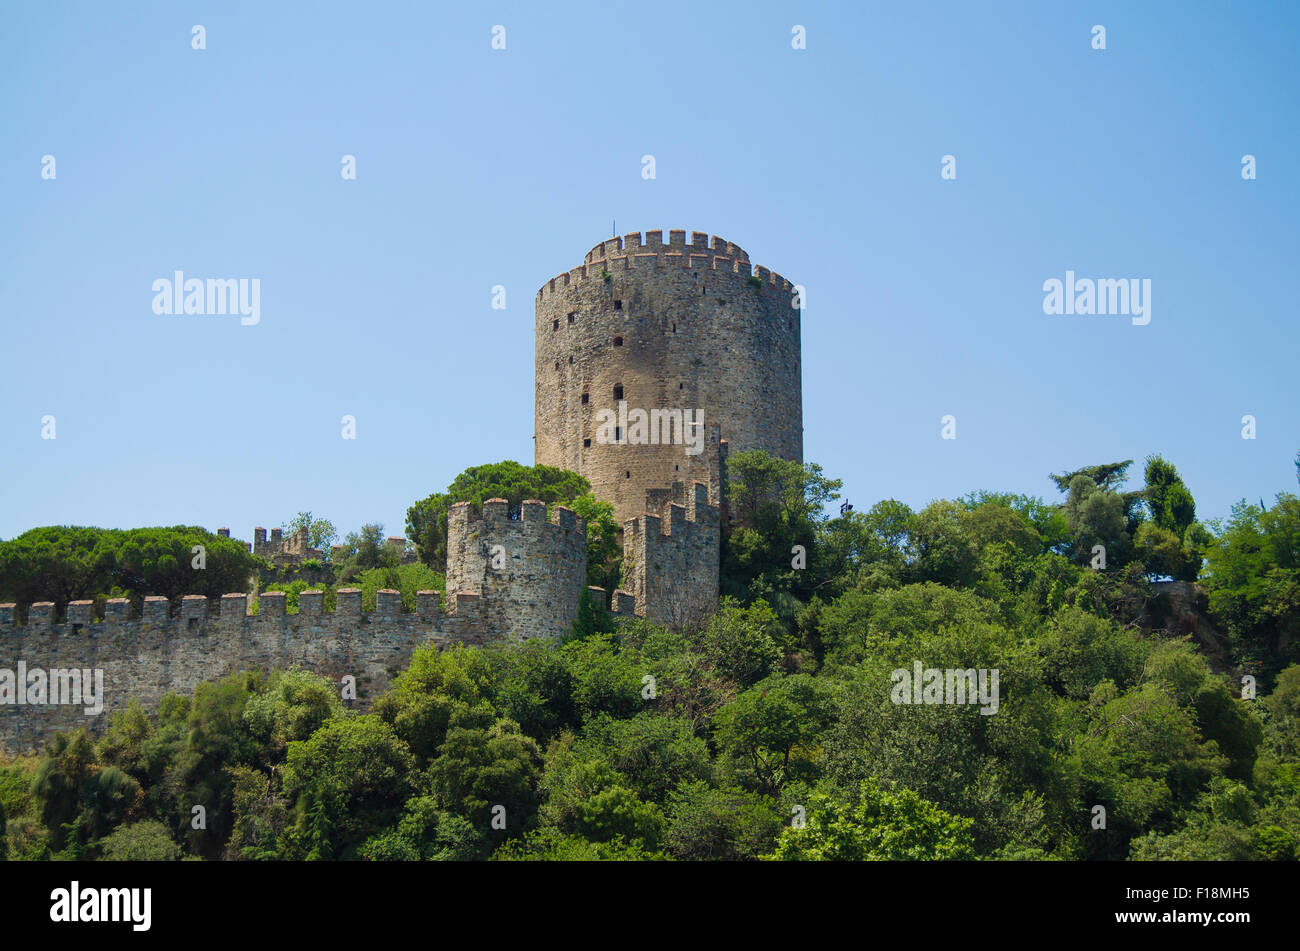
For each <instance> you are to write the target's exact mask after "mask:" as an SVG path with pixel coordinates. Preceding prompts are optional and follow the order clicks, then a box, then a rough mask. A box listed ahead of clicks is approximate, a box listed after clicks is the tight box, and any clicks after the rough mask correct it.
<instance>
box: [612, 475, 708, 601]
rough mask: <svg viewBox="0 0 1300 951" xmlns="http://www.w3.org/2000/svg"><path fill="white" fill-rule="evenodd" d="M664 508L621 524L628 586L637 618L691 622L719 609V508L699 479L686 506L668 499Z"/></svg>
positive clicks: (692, 488)
mask: <svg viewBox="0 0 1300 951" xmlns="http://www.w3.org/2000/svg"><path fill="white" fill-rule="evenodd" d="M662 511H663V514H662V515H653V514H649V513H647V514H645V515H639V516H637V517H636V518H631V519H628V520H627V521H626V522H624V523H623V562H624V565H625V566H627V572H628V578H627V586H628V588H629V589H630V592H631V594H632V597H633V598H634V600H635V609H634V610H635V613H636V614H637V616H639V617H645V618H649V619H650V620H654V621H660V622H662V623H665V624H670V625H678V626H679V625H684V624H691V623H694V622H696V621H698V620H700V619H702V618H703V617H704V616H706V615H707V614H709V613H710V612H712V611H713V610H714V609H715V608H716V607H717V601H718V571H719V565H720V545H721V517H720V509H719V506H718V504H717V502H716V500H711V499H710V497H709V486H707V485H705V484H704V483H703V482H695V483H693V484H692V485H691V487H690V490H689V491H688V493H687V496H686V504H685V505H679V504H677V503H676V502H669V503H668V504H667V505H665V506H664V508H663V510H662Z"/></svg>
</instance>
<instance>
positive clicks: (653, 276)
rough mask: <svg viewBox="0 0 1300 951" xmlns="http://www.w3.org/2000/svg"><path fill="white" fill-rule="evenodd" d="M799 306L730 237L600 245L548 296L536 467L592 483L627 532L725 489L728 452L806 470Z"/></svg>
mask: <svg viewBox="0 0 1300 951" xmlns="http://www.w3.org/2000/svg"><path fill="white" fill-rule="evenodd" d="M798 303H799V302H798V300H797V298H796V292H795V288H794V286H793V285H791V283H790V282H789V281H787V280H786V279H785V278H783V277H781V275H779V274H775V273H773V272H771V271H769V270H768V269H767V268H764V267H759V268H753V267H751V265H750V263H749V255H747V254H746V253H745V251H744V249H742V248H741V247H739V246H738V245H736V244H733V243H732V242H730V241H727V240H726V239H724V238H720V237H716V236H715V237H713V238H712V239H710V237H709V235H707V234H704V233H701V232H698V231H697V232H693V233H692V234H691V241H690V243H689V244H688V243H687V242H686V232H685V231H670V232H669V233H668V241H667V242H666V243H665V242H664V240H663V232H662V231H648V232H646V233H645V234H644V235H642V234H640V233H639V232H636V233H633V234H629V235H624V236H623V237H622V238H610V239H608V240H606V241H604V242H602V243H601V244H598V245H596V246H595V247H594V248H593V249H592V250H591V251H590V252H588V254H587V256H586V259H585V261H584V262H583V264H582V265H580V266H579V267H576V268H574V269H573V270H571V271H568V272H566V273H564V274H560V275H559V276H557V277H555V278H553V279H552V280H550V281H548V282H547V283H546V284H544V285H543V286H542V288H541V290H539V291H538V292H537V300H536V327H535V333H536V379H535V387H536V394H535V395H536V400H535V423H536V449H535V453H534V457H535V461H536V463H538V464H540V465H549V466H556V467H559V468H562V469H569V470H572V471H574V472H578V473H581V474H582V475H583V476H585V477H586V478H587V479H588V480H590V481H591V484H592V490H593V492H594V493H595V495H596V497H597V498H600V499H603V500H605V501H607V502H610V503H612V504H613V505H614V508H615V512H616V516H617V518H618V520H619V524H622V523H623V522H624V521H625V520H627V519H630V518H635V517H636V516H638V515H641V514H643V513H645V512H647V511H651V512H659V511H660V510H661V509H662V507H663V505H664V504H665V503H667V502H670V501H676V502H679V503H681V502H683V500H684V498H685V495H686V493H687V490H688V487H689V486H691V484H692V483H693V482H696V481H699V482H703V483H705V484H706V485H709V486H710V487H711V494H714V493H716V491H717V489H718V486H719V484H720V483H719V480H720V475H721V473H720V469H721V459H722V456H723V455H724V454H725V452H732V453H734V452H739V451H743V450H746V449H763V450H766V451H767V452H769V453H771V454H772V455H775V456H780V457H782V458H785V459H791V460H795V461H802V460H803V403H802V395H801V394H802V380H801V368H800V353H799V334H800V311H799V308H798V306H797V305H798ZM638 411H639V412H640V414H641V415H638ZM713 501H714V502H715V504H716V502H717V501H718V499H717V497H716V494H714V498H713Z"/></svg>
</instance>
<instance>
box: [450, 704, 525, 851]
mask: <svg viewBox="0 0 1300 951" xmlns="http://www.w3.org/2000/svg"><path fill="white" fill-rule="evenodd" d="M540 761H541V750H539V749H538V747H537V742H536V741H535V740H534V739H532V737H529V736H525V735H524V734H523V733H521V732H520V730H519V724H517V723H515V722H514V721H513V720H506V719H504V718H498V717H496V716H495V714H494V713H493V711H492V709H491V708H490V707H488V706H487V705H486V704H483V705H480V706H477V707H470V706H467V705H466V704H457V705H456V707H455V708H454V709H453V710H452V713H451V718H450V720H449V721H448V724H447V739H446V740H445V741H444V742H443V744H442V746H441V747H439V749H438V757H437V759H435V760H434V761H433V763H432V765H431V766H430V767H429V782H430V786H431V788H432V789H433V793H434V797H435V798H436V799H437V801H438V804H439V805H440V807H441V808H444V809H447V810H450V811H452V812H455V813H457V814H458V815H461V816H464V817H465V818H466V819H469V820H470V821H471V822H472V823H474V824H475V825H476V826H477V827H478V828H488V827H489V824H490V823H491V822H492V820H493V818H495V816H494V815H493V812H492V810H493V808H494V807H504V809H505V813H504V818H505V823H506V831H508V832H518V831H520V829H521V827H522V826H523V823H524V822H525V820H526V819H527V818H528V817H530V816H532V814H533V813H534V812H535V811H536V808H537V780H538V777H539V775H540V770H539V768H538V764H539V763H540ZM494 831H499V830H494Z"/></svg>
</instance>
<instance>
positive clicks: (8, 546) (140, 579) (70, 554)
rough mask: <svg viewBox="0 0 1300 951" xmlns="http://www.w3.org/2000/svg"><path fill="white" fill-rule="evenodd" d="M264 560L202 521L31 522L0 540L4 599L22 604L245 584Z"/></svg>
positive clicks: (210, 590)
mask: <svg viewBox="0 0 1300 951" xmlns="http://www.w3.org/2000/svg"><path fill="white" fill-rule="evenodd" d="M258 563H259V561H258V559H256V558H254V557H253V556H252V555H251V554H250V553H249V552H248V550H247V548H246V547H245V545H244V544H243V543H242V542H239V541H235V540H233V539H229V538H222V537H220V536H217V535H213V534H211V533H210V532H208V531H205V530H204V529H202V528H196V527H194V526H186V525H177V526H175V527H173V528H137V529H130V530H121V529H112V528H79V527H68V526H51V527H48V528H34V529H32V530H31V531H28V532H24V533H23V534H21V535H19V536H18V537H17V538H14V539H11V540H10V541H6V542H0V601H14V602H17V603H18V604H20V605H27V604H31V603H32V602H34V601H53V602H55V603H56V604H57V605H58V606H59V608H60V610H62V609H63V607H64V606H65V605H66V604H67V602H68V601H80V600H90V599H94V598H100V599H103V598H104V597H129V598H132V599H133V600H136V601H139V600H140V599H141V598H144V597H147V596H150V595H155V596H160V597H165V598H179V597H181V596H183V595H187V594H203V595H207V596H208V597H217V598H219V597H221V595H223V594H226V593H227V592H230V591H243V590H244V589H245V588H246V587H247V585H248V579H249V577H250V575H251V574H252V573H253V571H254V570H255V569H256V567H257V565H258Z"/></svg>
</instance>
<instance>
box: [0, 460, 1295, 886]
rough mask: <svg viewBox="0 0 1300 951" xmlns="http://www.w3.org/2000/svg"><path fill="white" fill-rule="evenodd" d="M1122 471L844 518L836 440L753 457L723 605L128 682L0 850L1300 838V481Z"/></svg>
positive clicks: (734, 514)
mask: <svg viewBox="0 0 1300 951" xmlns="http://www.w3.org/2000/svg"><path fill="white" fill-rule="evenodd" d="M1128 465H1129V464H1128V463H1126V462H1120V463H1110V464H1106V465H1102V466H1093V467H1088V468H1086V469H1081V470H1078V471H1075V472H1068V473H1064V474H1062V475H1059V476H1054V477H1053V478H1054V480H1056V482H1057V485H1058V488H1059V489H1060V490H1061V496H1060V498H1059V500H1058V502H1057V504H1051V503H1048V502H1045V501H1043V500H1041V499H1037V498H1030V497H1025V496H1019V495H1011V494H1005V493H994V492H976V493H972V494H971V495H968V496H965V497H962V498H960V499H957V500H954V501H937V502H934V503H932V504H930V505H928V506H926V507H925V508H923V509H921V510H919V511H914V510H912V509H911V508H910V507H908V506H906V505H904V504H903V503H901V502H897V501H893V500H887V501H883V502H880V503H877V504H876V505H874V506H872V507H871V508H869V509H868V510H867V511H864V512H858V511H853V510H851V509H849V508H847V507H845V509H844V510H843V512H842V513H841V514H839V515H838V516H835V517H828V516H827V515H826V514H824V509H825V508H826V507H827V505H828V503H830V502H832V501H833V500H835V498H836V493H837V491H838V489H839V484H838V483H837V482H835V481H834V480H829V479H827V478H826V477H825V476H823V474H822V473H821V471H820V469H818V468H817V467H816V466H812V465H799V464H793V463H787V462H781V461H779V460H772V459H770V458H766V457H764V456H762V454H750V453H743V454H737V456H735V457H733V460H732V469H731V473H732V479H731V481H730V484H729V495H728V499H727V502H728V509H729V512H730V515H731V518H732V520H733V521H732V525H731V527H730V530H729V531H728V533H727V536H726V538H725V539H724V553H723V557H724V561H723V570H724V577H723V590H724V592H725V594H726V597H724V599H723V601H722V602H721V604H720V606H719V609H718V611H717V612H716V614H715V615H714V616H713V617H711V618H709V619H707V621H705V622H704V623H702V624H699V625H696V626H693V627H690V628H688V629H683V630H671V629H668V628H665V627H662V626H658V625H655V624H651V623H647V622H645V621H634V622H630V623H625V624H623V625H622V626H621V627H619V628H618V629H617V630H611V625H609V624H608V623H607V619H603V618H602V617H601V616H600V614H599V612H598V611H595V610H594V608H592V606H591V605H587V606H586V609H585V611H584V613H583V614H582V616H581V617H580V620H579V623H578V624H577V625H575V630H574V634H573V636H572V637H570V638H569V639H567V640H566V641H565V642H563V643H561V644H550V643H539V642H527V643H524V644H521V645H511V646H502V647H495V648H490V649H484V648H477V647H465V646H458V647H454V648H452V649H448V650H444V651H441V652H439V651H437V650H434V649H432V648H422V649H420V650H418V651H417V652H416V653H415V654H414V655H413V656H412V658H411V660H410V664H409V666H408V668H407V669H406V670H405V671H403V672H402V673H401V674H400V675H399V676H398V677H397V678H396V679H395V681H394V682H393V684H392V686H391V688H390V689H389V690H388V692H387V693H386V694H385V695H384V696H383V697H381V698H379V699H378V700H377V701H376V702H375V704H374V706H373V708H371V709H370V710H368V711H365V712H363V711H360V710H355V709H352V708H351V707H352V704H350V703H349V702H346V701H343V700H341V699H340V696H339V690H338V687H337V686H336V685H334V684H332V683H330V682H328V681H326V680H324V679H322V678H320V677H317V676H315V675H313V674H309V673H305V672H303V671H299V670H290V671H284V672H273V673H270V674H261V673H247V674H240V675H237V676H232V677H228V678H226V679H224V680H221V681H219V682H216V683H209V684H204V685H202V686H200V687H199V689H197V690H196V691H195V693H194V695H193V697H179V696H169V697H167V698H166V699H165V700H164V702H163V703H162V704H161V705H160V708H159V710H158V711H157V712H156V713H154V714H149V713H146V712H145V711H144V710H142V709H140V708H139V707H135V706H133V707H131V708H130V709H128V710H126V711H124V712H122V713H119V714H117V715H115V716H114V717H112V718H111V720H110V722H109V724H108V727H107V729H106V731H105V732H104V734H103V735H102V736H101V737H99V738H97V739H95V738H91V737H89V736H88V735H86V734H85V733H80V732H79V733H71V734H65V735H61V736H59V737H58V738H57V739H56V740H55V741H54V742H52V743H51V744H50V746H49V747H48V748H47V749H46V750H45V751H44V752H43V753H41V754H40V755H34V756H24V757H19V758H16V759H14V760H12V761H10V762H8V763H4V764H0V845H2V846H3V847H2V848H0V855H3V853H4V851H5V850H7V855H8V858H10V859H42V858H102V859H125V858H153V859H174V858H177V857H202V858H210V859H215V858H225V859H242V860H275V859H336V860H347V859H369V860H403V861H416V860H463V859H492V860H498V861H519V860H541V859H550V860H556V859H561V860H663V859H677V860H728V859H729V860H736V859H771V860H819V859H851V860H876V859H880V860H889V859H947V860H962V859H986V860H987V859H1067V860H1068V859H1112V860H1113V859H1125V858H1139V859H1253V860H1279V859H1287V860H1294V859H1296V858H1297V857H1300V664H1298V663H1297V661H1298V660H1300V657H1298V656H1297V638H1296V633H1297V625H1298V624H1300V595H1298V592H1300V499H1297V497H1295V496H1293V495H1289V494H1282V495H1279V496H1278V497H1277V499H1276V501H1275V503H1274V505H1273V506H1272V507H1271V508H1268V509H1265V508H1263V507H1262V506H1252V505H1247V504H1246V503H1242V504H1240V505H1239V506H1237V507H1236V508H1235V509H1234V511H1233V515H1232V517H1231V519H1229V520H1228V521H1227V522H1225V523H1223V524H1211V525H1202V524H1201V523H1198V522H1197V521H1196V518H1195V503H1194V501H1193V499H1192V496H1191V493H1190V492H1189V491H1188V490H1187V488H1186V486H1185V485H1184V484H1183V483H1182V480H1181V479H1180V478H1179V477H1178V474H1177V472H1176V470H1175V469H1174V468H1173V466H1172V465H1170V464H1169V463H1168V462H1166V461H1165V460H1163V459H1160V458H1159V457H1153V458H1152V459H1151V460H1148V461H1147V465H1146V467H1145V471H1144V477H1143V485H1142V487H1141V488H1139V489H1136V490H1129V491H1126V490H1125V489H1124V487H1123V483H1124V476H1125V471H1126V469H1127V467H1128ZM499 487H500V486H499V484H497V485H496V486H495V487H494V488H492V489H491V490H490V491H491V492H492V494H503V495H504V493H498V491H497V489H499ZM536 488H537V486H536V485H534V486H532V487H530V488H529V489H528V491H527V494H534V490H535V489H536ZM484 491H489V490H486V489H485V490H484ZM525 497H526V495H525ZM440 504H441V503H440ZM427 527H428V526H427V525H426V528H427ZM430 530H432V529H430ZM1097 546H1101V547H1102V548H1104V550H1105V561H1104V567H1101V566H1100V565H1101V563H1100V562H1099V561H1098V554H1097V552H1096V548H1097ZM801 548H802V549H803V552H802V556H801V554H800V549H801ZM372 572H373V573H376V574H373V575H372V574H371V573H372ZM389 572H391V574H389ZM421 573H424V574H421ZM1189 576H1191V577H1194V578H1197V579H1198V580H1199V583H1200V586H1201V588H1202V589H1203V590H1204V592H1205V593H1206V595H1207V597H1208V612H1207V613H1206V614H1205V616H1204V617H1200V620H1201V621H1203V622H1204V624H1203V625H1202V626H1200V627H1198V628H1197V634H1196V638H1195V639H1192V638H1189V637H1180V636H1176V635H1174V634H1172V633H1170V631H1169V630H1167V628H1166V623H1165V621H1166V615H1165V613H1164V612H1163V609H1162V608H1161V605H1162V604H1164V603H1166V602H1167V601H1168V599H1169V598H1178V597H1187V598H1192V600H1190V601H1187V602H1186V604H1185V605H1184V608H1185V609H1186V611H1190V612H1192V613H1194V614H1195V613H1197V610H1198V609H1197V607H1196V601H1195V598H1194V597H1193V596H1192V595H1191V594H1189V593H1188V592H1190V591H1192V590H1193V589H1191V588H1190V586H1186V585H1178V584H1169V583H1167V582H1168V581H1169V580H1170V579H1181V580H1187V579H1188V577H1189ZM360 577H361V578H362V579H363V583H362V587H363V590H367V589H368V588H369V587H374V588H375V589H376V590H377V588H378V587H379V586H385V587H396V588H398V589H399V590H401V591H402V592H403V595H404V597H405V595H406V594H407V591H408V589H410V590H412V591H413V590H415V589H414V588H412V586H413V585H419V586H421V587H425V586H433V585H435V584H436V582H437V579H436V578H435V577H434V576H433V575H432V571H431V569H430V568H429V567H428V566H426V565H422V564H420V565H403V566H389V567H383V566H374V567H371V568H367V569H365V570H364V572H363V573H362V574H361V575H360ZM366 579H369V580H366ZM1180 592H1181V593H1180ZM1198 617H1199V615H1198ZM1203 638H1217V639H1218V640H1219V641H1220V643H1215V644H1210V643H1208V642H1207V641H1204V640H1202V639H1203ZM1211 648H1212V649H1211ZM1211 656H1214V657H1221V658H1223V659H1224V660H1223V661H1222V662H1220V661H1217V660H1216V661H1215V663H1216V664H1218V666H1219V669H1215V668H1213V667H1212V666H1211V661H1210V660H1209V659H1207V658H1210V657H1211ZM917 663H919V664H921V665H922V666H923V667H925V668H938V669H943V670H967V669H971V670H976V669H978V670H985V671H987V670H996V671H997V673H998V675H999V681H998V704H997V706H996V710H993V711H990V710H989V709H988V707H987V706H984V707H981V706H980V704H977V703H960V702H958V703H920V704H917V703H900V702H898V695H897V693H896V691H895V689H894V684H895V680H896V674H897V672H899V671H911V670H912V669H913V667H914V665H915V664H917ZM1243 675H1249V676H1251V677H1253V678H1254V679H1255V692H1254V694H1253V695H1252V693H1251V691H1250V690H1246V691H1245V692H1244V694H1243V689H1242V686H1243ZM200 820H201V821H200Z"/></svg>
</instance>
